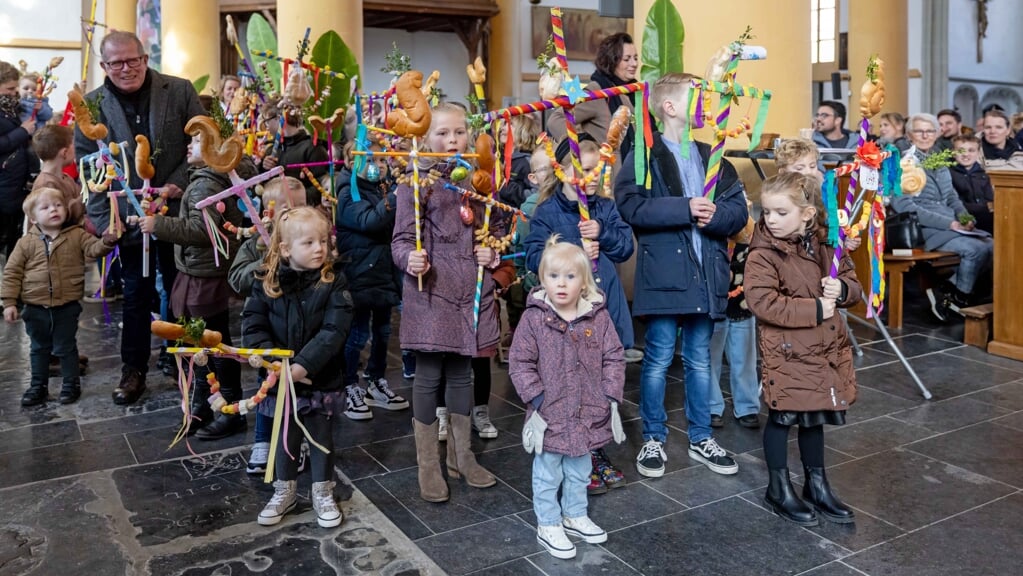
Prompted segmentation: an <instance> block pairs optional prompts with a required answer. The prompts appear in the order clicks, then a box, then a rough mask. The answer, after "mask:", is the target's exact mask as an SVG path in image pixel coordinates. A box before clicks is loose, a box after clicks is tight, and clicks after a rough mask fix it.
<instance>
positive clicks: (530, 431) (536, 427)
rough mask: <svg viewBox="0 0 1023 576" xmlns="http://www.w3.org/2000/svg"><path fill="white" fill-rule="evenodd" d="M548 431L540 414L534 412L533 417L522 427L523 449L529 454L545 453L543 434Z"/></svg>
mask: <svg viewBox="0 0 1023 576" xmlns="http://www.w3.org/2000/svg"><path fill="white" fill-rule="evenodd" d="M544 430H547V423H546V422H544V419H543V418H541V417H540V412H538V411H536V410H534V411H533V415H532V416H530V417H529V419H528V420H526V424H525V425H524V426H523V427H522V447H523V448H525V449H526V452H527V453H529V454H540V453H542V452H543V433H544Z"/></svg>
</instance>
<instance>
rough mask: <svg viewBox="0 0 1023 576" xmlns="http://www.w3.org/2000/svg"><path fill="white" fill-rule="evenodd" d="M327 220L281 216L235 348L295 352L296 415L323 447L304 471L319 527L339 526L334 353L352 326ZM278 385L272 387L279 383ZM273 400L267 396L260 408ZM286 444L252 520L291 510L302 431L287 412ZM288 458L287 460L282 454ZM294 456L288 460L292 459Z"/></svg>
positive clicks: (307, 212)
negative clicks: (308, 474) (310, 483)
mask: <svg viewBox="0 0 1023 576" xmlns="http://www.w3.org/2000/svg"><path fill="white" fill-rule="evenodd" d="M330 232H331V231H330V221H329V220H327V218H325V217H324V216H323V215H322V214H321V213H320V211H319V210H317V209H316V208H312V207H308V206H306V207H302V208H295V209H294V210H288V211H285V212H283V213H282V214H281V216H280V218H278V220H277V225H276V226H275V227H274V231H273V235H272V236H271V238H270V247H269V248H268V249H267V254H266V260H265V261H264V263H263V266H262V268H261V273H260V277H259V279H258V280H257V281H256V284H255V286H253V290H252V296H251V297H250V298H249V299H248V300H246V301H245V310H244V311H243V312H242V344H243V345H244V346H246V347H248V348H285V349H288V350H292V351H294V352H295V356H294V358H292V360H291V378H292V380H293V381H294V382H295V390H296V392H297V395H298V398H297V399H296V400H295V401H296V404H297V406H296V407H295V410H297V412H298V417H299V419H300V420H301V422H302V424H303V425H304V426H305V428H306V429H307V430H308V431H309V434H310V436H311V437H312V439H313V440H315V441H316V442H317V443H319V444H320V445H322V446H323V447H324V448H326V449H327V453H324V452H323V451H321V450H320V449H319V448H316V447H313V448H312V450H311V451H310V457H309V460H310V468H311V474H312V480H313V487H312V494H311V497H310V499H311V500H312V502H313V510H314V511H315V512H316V521H317V523H318V524H319V525H320V526H322V527H324V528H333V527H335V526H338V525H339V524H341V519H342V516H341V511H340V510H338V508H337V503H336V502H335V501H334V437H333V434H332V432H333V429H334V420H333V418H334V416H335V415H336V414H337V413H338V412H339V411H340V410H343V409H344V408H343V406H344V404H343V401H344V400H343V395H344V387H343V385H342V381H341V374H342V370H343V369H344V366H343V364H344V361H343V357H342V355H341V348H342V347H343V346H344V343H345V338H347V337H348V328H349V326H350V325H351V323H352V300H351V296H349V294H348V282H347V281H346V280H345V275H344V274H343V273H342V272H341V269H340V266H339V265H337V264H335V263H334V262H333V260H332V258H331V256H330V238H329V237H330ZM281 385H283V384H282V383H278V386H281ZM274 401H280V400H279V399H274V400H271V399H270V398H267V400H266V401H265V402H264V403H272V402H274ZM287 418H288V420H289V421H288V423H287V428H285V429H286V430H288V434H287V437H286V441H287V446H285V443H284V441H282V442H281V443H279V444H278V445H277V446H276V448H275V449H276V450H277V455H276V462H277V467H276V469H275V475H274V477H275V478H276V480H275V481H274V495H273V498H271V499H270V502H268V503H267V505H266V507H265V508H263V511H262V512H260V513H259V519H258V521H259V523H260V524H261V525H263V526H272V525H274V524H277V523H278V522H280V521H281V518H282V517H283V516H284V515H285V514H287V513H288V512H291V511H292V510H294V509H295V502H296V500H297V495H296V481H295V478H296V477H297V476H298V469H297V461H296V459H295V458H297V456H298V454H299V453H300V448H299V445H300V443H301V442H302V438H303V434H302V432H301V429H300V428H299V427H298V425H297V423H296V422H295V420H294V418H295V414H294V412H288V415H287ZM289 454H290V455H289ZM291 455H293V456H294V457H295V458H293V457H292V456H291Z"/></svg>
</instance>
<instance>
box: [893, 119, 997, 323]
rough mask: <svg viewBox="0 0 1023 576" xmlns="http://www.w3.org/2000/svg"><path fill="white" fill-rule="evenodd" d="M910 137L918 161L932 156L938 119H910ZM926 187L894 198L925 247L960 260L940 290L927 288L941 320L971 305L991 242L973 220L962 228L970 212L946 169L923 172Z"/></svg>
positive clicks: (988, 260) (988, 262)
mask: <svg viewBox="0 0 1023 576" xmlns="http://www.w3.org/2000/svg"><path fill="white" fill-rule="evenodd" d="M909 126H910V132H909V137H910V139H911V141H912V143H913V145H914V146H916V157H917V159H918V160H921V161H922V160H924V159H925V158H927V157H928V156H930V155H931V152H932V151H933V149H934V142H935V140H937V138H938V119H937V118H935V117H934V116H932V115H930V114H917V115H916V116H913V117H912V118H911V119H910V121H909ZM925 173H926V175H927V183H926V184H925V185H924V187H923V189H922V190H921V191H920V192H919V193H918V194H916V195H915V196H914V195H909V194H903V195H902V196H896V197H895V198H894V199H893V200H892V209H894V210H895V211H896V212H900V213H902V212H915V213H916V215H917V220H918V221H919V222H920V228H921V230H922V231H923V237H924V248H925V249H927V250H929V251H935V250H940V251H944V252H955V253H956V254H958V255H959V258H960V262H959V267H958V268H957V270H956V272H955V274H954V275H953V276H952V278H951V279H950V282H945V284H944V286H942V288H941V289H940V290H936V289H932V288H928V289H927V298H928V299H929V300H930V302H931V311H932V312H933V313H934V316H935V317H936V318H938V319H939V320H941V321H943V322H944V321H945V320H946V319H948V318H949V315H950V314H949V312H950V311H953V312H959V309H961V308H963V307H966V306H970V305H971V304H973V303H974V302H971V299H974V298H973V294H972V293H973V288H974V284H975V283H976V281H977V279H978V278H979V277H980V276H981V274H983V273H985V272H986V271H987V270H988V269H989V268H990V267H991V256H992V249H993V242H992V241H991V235H990V234H988V233H987V232H983V231H981V230H976V229H975V223H974V222H968V223H966V224H963V223H962V222H961V221H960V216H961V215H963V214H967V211H966V207H965V206H963V203H962V202H961V201H960V200H959V196H958V195H957V194H956V192H955V189H954V188H953V187H952V177H951V175H950V173H949V170H948V168H944V167H940V168H935V169H930V170H925Z"/></svg>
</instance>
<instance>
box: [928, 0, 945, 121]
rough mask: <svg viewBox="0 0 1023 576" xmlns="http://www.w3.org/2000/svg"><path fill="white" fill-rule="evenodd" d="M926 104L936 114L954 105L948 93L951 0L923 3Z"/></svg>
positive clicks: (932, 0)
mask: <svg viewBox="0 0 1023 576" xmlns="http://www.w3.org/2000/svg"><path fill="white" fill-rule="evenodd" d="M923 9H924V19H923V43H924V46H923V48H924V49H923V56H924V57H923V106H924V111H926V112H930V113H932V114H937V113H938V111H939V110H942V109H943V108H951V107H952V100H951V98H950V96H949V93H948V9H949V6H948V0H930V1H928V2H924V4H923Z"/></svg>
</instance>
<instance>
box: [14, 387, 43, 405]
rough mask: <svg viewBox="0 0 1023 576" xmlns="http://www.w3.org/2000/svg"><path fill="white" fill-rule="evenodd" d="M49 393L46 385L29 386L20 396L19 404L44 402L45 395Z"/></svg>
mask: <svg viewBox="0 0 1023 576" xmlns="http://www.w3.org/2000/svg"><path fill="white" fill-rule="evenodd" d="M48 395H49V392H48V390H47V389H46V386H30V387H29V389H28V390H25V393H24V394H23V395H22V396H21V405H22V406H25V407H28V406H38V405H40V404H42V403H44V402H46V397H47V396H48Z"/></svg>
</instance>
